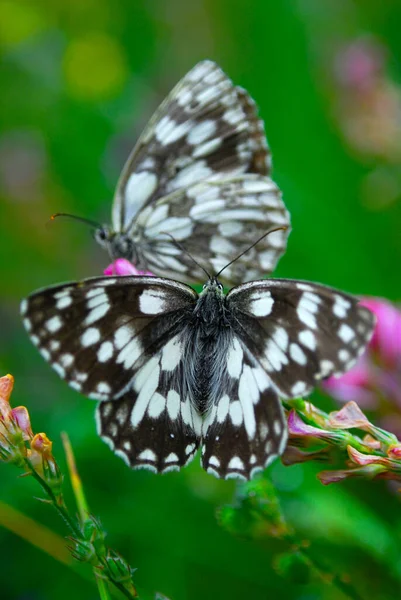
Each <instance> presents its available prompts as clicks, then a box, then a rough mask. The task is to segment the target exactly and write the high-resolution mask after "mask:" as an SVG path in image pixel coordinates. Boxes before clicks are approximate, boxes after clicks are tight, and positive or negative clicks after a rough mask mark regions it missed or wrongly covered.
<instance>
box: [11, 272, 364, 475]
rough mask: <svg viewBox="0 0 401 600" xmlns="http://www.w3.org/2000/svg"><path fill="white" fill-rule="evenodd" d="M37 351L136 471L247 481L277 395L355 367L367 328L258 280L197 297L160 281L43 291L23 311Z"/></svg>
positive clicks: (274, 442)
mask: <svg viewBox="0 0 401 600" xmlns="http://www.w3.org/2000/svg"><path fill="white" fill-rule="evenodd" d="M21 312H22V315H23V321H24V325H25V327H26V329H27V330H28V332H29V335H30V337H31V339H32V341H33V343H34V344H35V345H36V346H37V347H38V349H39V350H40V352H41V353H42V355H43V356H44V358H45V359H46V360H47V361H48V362H49V363H50V364H51V366H52V367H53V368H54V369H55V370H56V372H57V373H58V374H59V375H60V376H61V377H62V378H63V379H65V380H66V381H67V382H68V383H69V385H70V386H71V387H73V388H74V389H76V390H78V391H80V392H82V393H83V394H84V395H86V396H89V397H90V398H93V399H96V400H99V401H100V402H99V405H98V409H97V423H98V432H99V434H100V436H101V437H102V439H104V440H105V441H106V442H107V443H108V444H109V445H110V447H111V448H112V449H113V450H114V452H115V453H116V454H117V455H118V456H120V457H121V458H123V459H124V460H125V461H126V462H127V464H129V465H130V466H131V467H133V468H148V469H151V470H153V471H155V472H163V473H164V472H167V471H171V470H177V469H179V468H180V467H182V466H183V465H185V464H187V463H188V462H189V461H190V460H192V458H193V457H194V455H195V453H196V450H197V448H198V447H199V446H200V445H201V446H202V466H203V467H204V468H205V469H206V470H207V471H208V472H210V473H212V474H214V475H216V476H218V477H224V478H229V477H242V478H245V479H248V478H250V477H252V476H253V475H254V474H255V473H257V472H258V471H260V470H262V469H263V468H265V466H266V465H268V464H269V463H270V462H271V461H272V460H273V459H274V458H275V457H276V456H278V455H280V454H281V453H282V452H283V450H284V448H285V444H286V439H287V428H286V423H285V418H284V414H283V410H282V406H281V402H280V396H281V397H284V398H295V397H299V396H305V395H307V394H309V393H310V392H311V391H312V389H313V387H314V386H315V385H316V384H317V383H318V382H319V381H320V380H321V379H323V378H326V377H328V376H330V375H333V374H334V375H339V374H342V373H344V372H345V371H346V370H348V369H349V368H351V367H352V366H353V364H354V363H355V361H356V360H357V358H358V356H359V355H360V354H361V353H362V352H363V350H364V348H365V346H366V343H367V342H368V340H369V338H370V336H371V334H372V331H373V325H374V318H373V315H372V313H370V311H368V310H367V309H366V308H364V307H362V306H359V304H358V300H357V299H356V298H354V297H353V296H350V295H348V294H344V293H343V292H339V291H337V290H334V289H331V288H328V287H325V286H322V285H319V284H313V283H308V282H302V281H296V280H284V279H272V280H259V281H258V280H257V281H252V282H249V283H245V284H243V285H240V286H237V287H234V288H232V289H231V290H230V291H229V292H228V293H227V294H225V293H224V291H223V288H222V285H221V284H220V283H219V281H217V280H216V279H215V278H211V279H210V280H209V281H208V282H207V283H206V284H205V286H204V289H203V291H202V292H201V293H200V294H199V295H198V294H197V293H196V292H195V290H193V289H192V288H191V287H190V286H188V285H185V284H182V283H180V282H178V281H173V280H170V279H163V278H158V277H146V276H143V277H142V276H141V277H117V278H112V277H102V278H93V279H87V280H84V281H83V282H78V283H70V284H64V285H60V286H55V287H52V288H47V289H45V290H41V291H38V292H35V293H34V294H32V295H31V296H30V297H29V298H28V299H27V300H26V301H24V302H23V304H22V306H21Z"/></svg>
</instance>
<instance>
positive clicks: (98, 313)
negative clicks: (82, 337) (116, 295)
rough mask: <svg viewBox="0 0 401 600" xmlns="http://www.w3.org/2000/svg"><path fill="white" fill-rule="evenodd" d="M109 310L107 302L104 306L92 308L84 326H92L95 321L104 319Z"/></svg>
mask: <svg viewBox="0 0 401 600" xmlns="http://www.w3.org/2000/svg"><path fill="white" fill-rule="evenodd" d="M109 308H110V304H109V303H108V302H105V303H104V304H102V305H100V306H97V307H96V308H93V309H92V310H91V312H90V313H89V314H88V316H87V317H86V319H85V321H84V325H92V323H95V322H96V321H98V320H99V319H101V318H102V317H104V315H105V314H106V313H107V312H108V310H109Z"/></svg>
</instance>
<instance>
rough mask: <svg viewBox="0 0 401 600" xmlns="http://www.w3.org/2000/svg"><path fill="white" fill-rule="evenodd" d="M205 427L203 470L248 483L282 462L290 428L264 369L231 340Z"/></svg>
mask: <svg viewBox="0 0 401 600" xmlns="http://www.w3.org/2000/svg"><path fill="white" fill-rule="evenodd" d="M218 371H219V373H218V386H217V391H216V393H215V398H214V401H213V404H212V406H211V407H210V409H209V412H208V414H207V415H206V418H205V420H204V422H203V424H202V445H203V447H202V466H203V468H204V469H206V471H207V472H208V473H210V474H212V475H215V476H216V477H222V478H225V479H230V478H242V479H250V478H252V477H253V476H254V475H255V474H256V473H258V472H260V471H262V470H263V469H265V468H266V467H267V466H268V465H269V464H270V463H271V462H272V461H273V460H274V459H275V458H277V456H280V455H281V454H282V453H283V451H284V449H285V446H286V443H287V424H286V420H285V416H284V412H283V408H282V405H281V402H280V399H279V397H278V395H277V393H276V391H275V390H274V388H273V386H272V383H271V381H270V379H269V377H268V375H267V374H266V373H265V371H264V369H263V368H262V366H261V364H260V363H258V361H257V360H256V359H255V357H254V356H252V354H251V352H249V350H248V349H247V348H246V346H245V345H244V344H243V343H242V342H241V340H240V339H239V338H238V337H236V336H232V337H231V339H230V342H229V346H228V348H227V352H226V353H225V356H224V364H221V365H219V368H218Z"/></svg>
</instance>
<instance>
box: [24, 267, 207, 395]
mask: <svg viewBox="0 0 401 600" xmlns="http://www.w3.org/2000/svg"><path fill="white" fill-rule="evenodd" d="M196 298H197V294H196V292H195V291H194V290H192V289H191V288H190V287H188V286H186V285H184V284H180V283H178V282H173V281H170V280H164V279H161V278H156V277H118V278H110V277H100V278H93V279H86V280H85V281H83V282H78V283H71V284H64V285H58V286H54V287H50V288H47V289H44V290H40V291H38V292H35V293H34V294H32V295H31V296H30V297H29V298H28V299H27V300H25V301H24V302H23V304H22V307H21V312H22V316H23V322H24V325H25V327H26V329H27V331H28V332H29V335H30V337H31V340H32V341H33V343H34V344H35V345H36V346H37V348H38V349H39V351H40V352H41V354H42V355H43V357H44V358H45V359H46V360H47V361H48V362H49V363H50V365H51V366H52V367H53V369H54V370H55V371H56V372H57V373H58V374H59V375H60V377H62V378H63V379H65V380H66V381H67V383H68V384H69V385H70V386H71V387H73V388H74V389H76V390H78V391H80V392H82V393H83V394H85V395H86V396H89V397H90V398H93V399H97V400H109V399H110V398H116V397H118V396H119V395H121V394H122V393H123V392H124V390H125V389H126V388H127V386H129V385H130V383H131V381H132V378H133V376H134V373H135V371H134V367H136V368H139V366H140V365H141V364H142V362H143V360H144V359H145V357H146V356H147V354H152V353H156V352H157V351H158V350H159V348H160V347H161V346H162V345H163V344H164V342H165V341H166V340H168V339H169V338H171V337H172V336H173V334H174V332H175V331H176V330H179V327H180V318H182V315H183V314H185V311H186V310H188V309H189V310H192V309H193V306H194V304H195V302H196ZM137 363H138V364H137Z"/></svg>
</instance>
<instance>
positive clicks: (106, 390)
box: [96, 381, 111, 394]
mask: <svg viewBox="0 0 401 600" xmlns="http://www.w3.org/2000/svg"><path fill="white" fill-rule="evenodd" d="M96 391H97V392H99V394H110V392H111V387H110V386H109V384H108V383H107V382H106V381H99V383H98V384H97V386H96Z"/></svg>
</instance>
